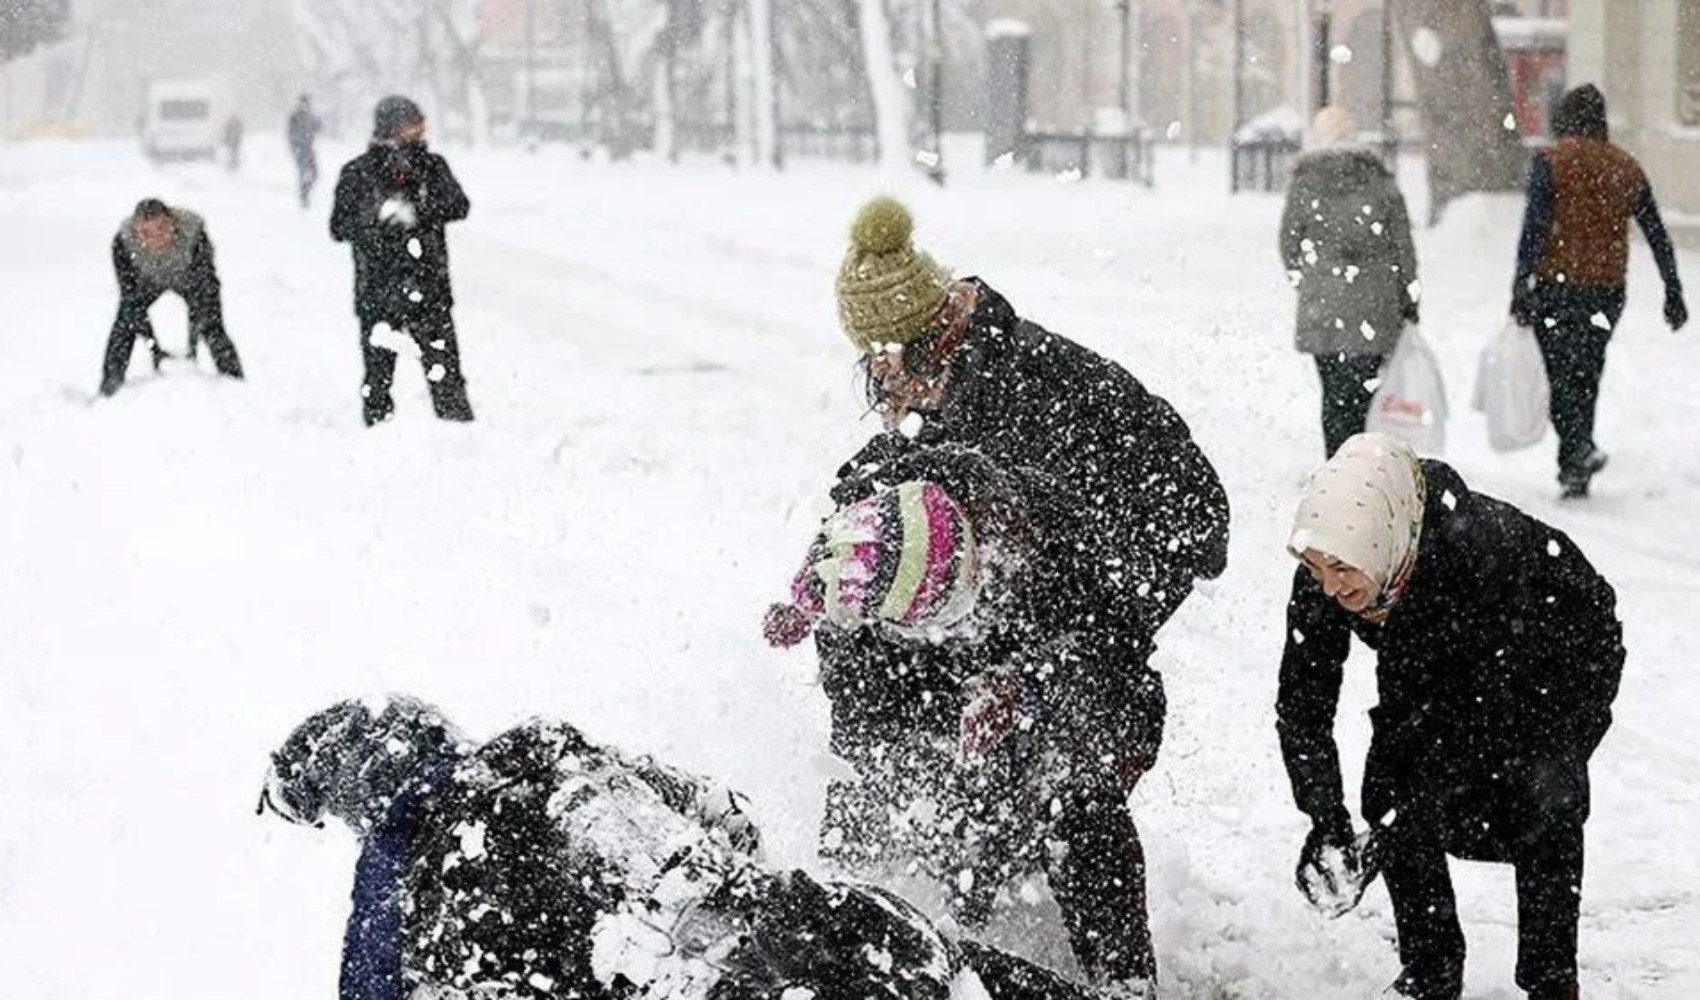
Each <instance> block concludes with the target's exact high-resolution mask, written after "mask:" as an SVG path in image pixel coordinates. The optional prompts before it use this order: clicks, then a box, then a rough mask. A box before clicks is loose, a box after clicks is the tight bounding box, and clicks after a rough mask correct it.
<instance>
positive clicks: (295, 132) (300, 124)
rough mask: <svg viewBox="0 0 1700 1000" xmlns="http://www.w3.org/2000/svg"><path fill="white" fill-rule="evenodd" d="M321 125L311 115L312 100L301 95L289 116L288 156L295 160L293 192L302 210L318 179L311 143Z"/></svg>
mask: <svg viewBox="0 0 1700 1000" xmlns="http://www.w3.org/2000/svg"><path fill="white" fill-rule="evenodd" d="M321 125H322V123H321V122H320V121H319V116H318V115H315V114H314V113H313V102H312V100H311V99H309V98H308V97H307V95H306V94H302V95H301V99H300V100H299V101H296V102H295V110H294V111H293V112H291V113H290V115H289V129H288V131H289V155H290V156H291V158H293V159H294V160H295V190H296V194H297V195H298V196H299V197H300V199H301V207H302V208H306V207H307V200H308V198H309V197H311V195H312V193H313V185H314V183H315V182H317V181H318V179H319V157H318V153H317V152H316V151H315V150H314V149H313V142H314V140H315V139H317V138H318V135H319V129H320V127H321Z"/></svg>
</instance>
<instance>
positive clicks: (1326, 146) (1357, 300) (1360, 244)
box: [1281, 107, 1420, 455]
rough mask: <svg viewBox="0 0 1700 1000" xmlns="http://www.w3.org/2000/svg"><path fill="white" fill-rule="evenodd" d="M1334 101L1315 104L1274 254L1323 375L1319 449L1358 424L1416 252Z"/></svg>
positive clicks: (1404, 219)
mask: <svg viewBox="0 0 1700 1000" xmlns="http://www.w3.org/2000/svg"><path fill="white" fill-rule="evenodd" d="M1355 138H1356V131H1355V126H1354V125H1353V123H1352V116H1351V115H1350V114H1349V113H1348V112H1347V111H1346V109H1345V108H1341V107H1326V108H1323V109H1322V110H1321V111H1318V112H1317V113H1316V119H1315V121H1314V122H1313V123H1312V125H1311V132H1310V146H1311V149H1310V150H1309V151H1307V152H1306V153H1305V154H1304V155H1303V156H1301V157H1299V160H1298V163H1297V164H1296V165H1295V166H1294V167H1293V179H1292V183H1291V184H1290V185H1288V188H1287V206H1286V209H1285V211H1283V212H1282V214H1281V261H1282V263H1283V264H1285V265H1286V268H1287V274H1288V275H1289V276H1290V278H1291V279H1292V282H1293V285H1294V287H1296V288H1297V289H1298V293H1299V299H1298V318H1297V322H1296V324H1295V326H1296V331H1295V337H1296V340H1297V344H1298V349H1299V350H1300V351H1301V352H1303V353H1305V354H1309V355H1311V356H1312V357H1314V358H1315V359H1316V370H1317V374H1318V375H1320V376H1321V378H1322V440H1323V450H1324V451H1325V452H1326V453H1327V454H1329V455H1332V454H1334V452H1335V451H1337V450H1339V447H1340V445H1341V443H1342V442H1344V441H1345V440H1346V439H1347V438H1349V437H1351V436H1352V435H1353V434H1357V433H1360V432H1362V431H1363V429H1364V420H1365V418H1366V417H1367V416H1368V414H1369V404H1370V398H1371V397H1372V396H1373V395H1374V393H1375V380H1376V379H1377V377H1378V376H1379V375H1380V373H1381V367H1382V365H1383V364H1384V363H1385V362H1386V360H1387V358H1388V356H1389V355H1391V354H1392V353H1393V348H1394V345H1396V344H1397V343H1398V342H1399V335H1400V333H1401V331H1403V329H1404V327H1405V324H1407V323H1416V322H1417V320H1418V314H1417V302H1418V299H1419V296H1420V289H1419V286H1418V284H1417V255H1416V249H1415V247H1414V246H1413V245H1412V242H1411V222H1410V217H1409V215H1408V214H1407V213H1406V211H1405V198H1404V196H1403V195H1401V194H1400V193H1399V185H1398V184H1397V183H1396V182H1395V181H1394V179H1393V175H1392V173H1391V172H1389V171H1388V169H1387V167H1386V165H1385V164H1383V163H1382V162H1381V158H1380V157H1379V156H1377V155H1376V153H1375V151H1374V150H1372V149H1370V148H1369V147H1367V146H1364V145H1361V144H1358V143H1356V142H1355V141H1354V140H1355Z"/></svg>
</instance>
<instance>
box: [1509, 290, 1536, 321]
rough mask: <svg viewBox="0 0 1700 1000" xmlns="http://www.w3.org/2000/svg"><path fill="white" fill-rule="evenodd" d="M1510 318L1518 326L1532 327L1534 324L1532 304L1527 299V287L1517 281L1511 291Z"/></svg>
mask: <svg viewBox="0 0 1700 1000" xmlns="http://www.w3.org/2000/svg"><path fill="white" fill-rule="evenodd" d="M1511 319H1512V320H1513V321H1514V322H1516V324H1517V325H1518V326H1522V327H1533V326H1534V325H1535V309H1534V304H1533V303H1531V302H1530V301H1529V292H1528V289H1526V288H1524V287H1523V283H1522V282H1521V281H1519V282H1518V283H1517V286H1516V287H1515V288H1513V289H1512V291H1511Z"/></svg>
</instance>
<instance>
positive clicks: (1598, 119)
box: [1511, 84, 1688, 498]
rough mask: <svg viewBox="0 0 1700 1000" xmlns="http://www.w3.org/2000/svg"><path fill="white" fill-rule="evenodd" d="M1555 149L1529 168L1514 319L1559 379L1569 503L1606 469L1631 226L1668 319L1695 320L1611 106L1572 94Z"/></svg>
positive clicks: (1561, 463)
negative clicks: (1600, 431) (1608, 391)
mask: <svg viewBox="0 0 1700 1000" xmlns="http://www.w3.org/2000/svg"><path fill="white" fill-rule="evenodd" d="M1552 127H1553V133H1554V135H1555V136H1557V138H1558V143H1557V144H1556V145H1555V146H1553V147H1552V148H1551V149H1549V150H1547V151H1545V152H1543V153H1541V154H1539V155H1537V156H1536V157H1535V159H1534V162H1533V163H1532V164H1531V165H1530V169H1529V201H1528V207H1527V209H1526V210H1525V213H1524V216H1523V235H1522V238H1521V239H1520V240H1519V241H1518V246H1517V277H1516V280H1515V281H1514V282H1513V283H1512V286H1511V315H1512V316H1513V317H1514V318H1515V319H1516V321H1517V322H1518V323H1519V324H1521V325H1523V326H1527V327H1532V328H1533V329H1534V332H1535V338H1536V340H1538V341H1539V342H1540V345H1541V354H1542V356H1543V357H1544V358H1545V359H1546V367H1547V376H1548V378H1549V379H1550V380H1551V382H1552V404H1551V405H1552V425H1553V428H1554V429H1555V430H1557V431H1558V481H1559V485H1560V486H1562V487H1563V494H1562V495H1563V496H1564V497H1566V498H1576V497H1585V496H1587V495H1588V482H1589V480H1591V479H1592V478H1593V476H1594V474H1595V473H1596V472H1599V471H1600V470H1601V469H1602V468H1604V467H1605V464H1606V454H1605V452H1603V451H1601V450H1600V449H1599V448H1598V447H1596V446H1595V444H1594V407H1595V405H1596V404H1597V402H1598V400H1599V391H1600V373H1601V372H1602V371H1603V370H1604V368H1605V363H1606V344H1607V342H1609V341H1610V340H1611V334H1612V331H1613V330H1614V329H1616V327H1617V321H1618V319H1619V318H1620V317H1621V316H1622V315H1623V304H1624V284H1625V277H1626V274H1627V272H1628V267H1629V220H1630V219H1631V218H1633V219H1634V220H1635V221H1636V223H1637V224H1639V225H1640V227H1641V232H1642V233H1644V234H1645V235H1646V237H1647V244H1648V246H1649V247H1651V248H1652V251H1653V258H1654V259H1655V260H1656V261H1657V262H1658V265H1659V274H1660V275H1661V276H1662V277H1663V278H1664V282H1665V322H1667V323H1669V324H1670V328H1671V329H1672V330H1680V329H1682V327H1683V325H1684V324H1685V323H1687V322H1688V307H1687V305H1686V304H1685V303H1684V302H1683V298H1682V279H1681V277H1680V276H1679V275H1678V274H1677V271H1676V250H1675V249H1674V248H1673V247H1672V246H1671V240H1670V234H1669V233H1667V232H1666V231H1665V224H1664V221H1663V219H1661V218H1660V216H1659V206H1658V202H1656V201H1655V200H1654V199H1653V188H1652V185H1651V184H1649V183H1648V182H1647V175H1646V174H1645V173H1643V172H1642V170H1641V165H1640V164H1639V163H1637V162H1635V158H1634V157H1633V156H1630V155H1629V154H1628V153H1626V152H1624V151H1623V150H1621V149H1619V148H1618V147H1616V146H1614V145H1612V143H1611V141H1610V135H1609V132H1608V129H1607V126H1606V99H1605V95H1604V94H1601V93H1600V91H1599V88H1597V87H1595V86H1594V85H1593V84H1583V85H1582V86H1580V87H1577V88H1576V89H1574V90H1572V91H1570V92H1569V93H1566V94H1565V95H1564V97H1563V98H1562V99H1560V101H1559V105H1558V108H1557V110H1556V111H1555V112H1554V114H1553V124H1552Z"/></svg>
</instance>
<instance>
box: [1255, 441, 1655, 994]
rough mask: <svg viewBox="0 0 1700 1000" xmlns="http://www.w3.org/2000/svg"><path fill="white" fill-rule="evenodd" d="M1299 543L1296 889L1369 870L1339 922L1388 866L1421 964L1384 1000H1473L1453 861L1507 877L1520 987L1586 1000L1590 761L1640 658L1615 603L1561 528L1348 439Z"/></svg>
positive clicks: (1286, 705)
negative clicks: (1366, 653) (1346, 760)
mask: <svg viewBox="0 0 1700 1000" xmlns="http://www.w3.org/2000/svg"><path fill="white" fill-rule="evenodd" d="M1288 547H1289V549H1290V550H1291V552H1292V554H1293V555H1294V556H1295V557H1296V558H1298V559H1299V561H1300V563H1301V565H1300V566H1299V568H1298V569H1297V570H1296V572H1295V573H1294V576H1293V590H1292V599H1291V601H1290V603H1289V604H1288V606H1287V642H1286V650H1285V652H1284V654H1283V656H1282V659H1281V673H1280V694H1279V698H1278V701H1277V703H1276V716H1277V728H1278V731H1279V734H1280V739H1281V753H1282V756H1283V757H1284V758H1285V762H1286V768H1287V774H1288V777H1289V778H1290V779H1291V781H1292V786H1293V794H1294V798H1295V800H1296V802H1297V804H1298V806H1299V808H1300V809H1301V810H1302V811H1303V812H1304V813H1306V814H1307V815H1308V816H1309V817H1310V820H1311V824H1312V826H1311V831H1310V834H1309V835H1308V836H1307V837H1306V838H1305V843H1304V848H1303V851H1302V852H1301V856H1300V862H1299V869H1298V880H1299V883H1300V888H1301V889H1306V891H1307V894H1311V890H1310V889H1308V888H1307V887H1314V886H1317V885H1318V884H1322V885H1325V886H1326V884H1327V883H1328V882H1329V881H1330V880H1331V879H1333V878H1334V877H1335V876H1336V875H1337V874H1346V873H1350V872H1351V870H1352V869H1353V867H1354V865H1353V864H1351V863H1350V862H1351V861H1353V860H1356V861H1358V865H1357V866H1356V867H1358V868H1360V869H1362V870H1360V871H1359V872H1357V873H1356V874H1358V875H1359V876H1360V878H1359V886H1358V887H1357V888H1356V889H1354V890H1352V897H1351V898H1348V899H1347V900H1346V901H1345V906H1341V907H1337V910H1343V909H1344V908H1348V907H1349V906H1350V904H1351V903H1353V902H1355V894H1356V892H1357V891H1361V884H1362V882H1363V881H1367V877H1373V874H1374V871H1375V869H1376V868H1379V870H1380V872H1381V874H1382V875H1384V876H1385V878H1386V881H1387V893H1388V896H1389V897H1390V899H1391V900H1392V903H1393V917H1394V923H1395V927H1396V929H1397V931H1398V939H1399V959H1400V962H1401V963H1402V965H1403V967H1404V968H1403V971H1402V972H1401V974H1400V975H1399V977H1398V979H1397V981H1396V982H1395V983H1394V984H1393V986H1392V988H1391V989H1390V990H1389V992H1388V993H1387V994H1386V995H1387V996H1391V997H1410V998H1415V1000H1456V998H1457V997H1458V996H1459V995H1460V992H1461V990H1462V986H1463V966H1464V938H1463V934H1462V932H1461V930H1460V928H1459V923H1458V908H1457V903H1456V900H1455V899H1454V896H1453V891H1452V882H1451V878H1450V875H1449V873H1448V870H1447V860H1446V859H1447V855H1453V856H1456V857H1460V858H1467V859H1471V860H1478V861H1491V862H1501V863H1509V864H1511V865H1513V866H1514V867H1515V869H1516V878H1517V930H1518V944H1517V971H1516V978H1517V984H1518V985H1519V986H1520V987H1522V988H1523V989H1524V990H1526V991H1527V992H1528V995H1529V997H1530V998H1531V1000H1575V998H1576V996H1577V995H1578V994H1577V977H1576V946H1577V917H1578V913H1579V911H1580V906H1581V886H1582V827H1583V823H1584V821H1585V820H1586V819H1587V818H1588V806H1589V791H1588V759H1589V757H1590V756H1591V755H1592V754H1593V752H1594V749H1595V748H1596V747H1597V746H1598V745H1599V742H1600V740H1601V738H1602V737H1604V736H1605V733H1606V730H1607V728H1608V727H1609V726H1610V724H1611V704H1612V700H1613V698H1614V697H1615V696H1616V694H1617V687H1618V679H1619V676H1620V674H1621V672H1622V668H1623V661H1624V648H1623V642H1622V638H1623V630H1622V627H1621V625H1620V624H1619V622H1618V618H1617V615H1616V612H1615V607H1616V597H1615V594H1614V592H1613V590H1612V587H1611V585H1610V584H1608V583H1607V582H1606V581H1605V579H1604V578H1603V577H1601V576H1600V574H1599V573H1598V572H1597V571H1595V569H1594V568H1593V566H1591V565H1589V563H1588V560H1587V559H1586V558H1585V557H1584V556H1583V555H1582V553H1581V552H1580V551H1579V550H1578V549H1577V548H1576V546H1575V544H1574V543H1573V542H1571V540H1570V539H1569V538H1568V537H1567V536H1566V535H1565V534H1564V533H1563V532H1561V531H1559V530H1557V529H1555V528H1553V527H1551V526H1549V525H1547V524H1544V523H1542V522H1540V521H1538V520H1536V519H1535V518H1533V517H1530V516H1529V515H1527V514H1525V513H1523V512H1522V511H1520V510H1518V509H1517V508H1515V507H1513V506H1511V505H1510V504H1507V503H1505V502H1503V501H1500V500H1496V499H1493V498H1492V497H1488V496H1484V495H1482V494H1480V493H1475V492H1473V491H1471V490H1470V489H1469V487H1467V486H1466V485H1465V483H1464V481H1463V480H1462V479H1460V478H1459V476H1458V474H1457V473H1456V472H1454V471H1453V470H1452V469H1451V468H1450V467H1449V466H1447V465H1446V464H1444V463H1442V462H1438V461H1433V460H1429V459H1423V460H1418V459H1417V457H1416V455H1415V454H1414V453H1413V452H1412V451H1411V450H1410V448H1409V447H1408V446H1407V445H1405V444H1404V443H1403V442H1400V441H1398V440H1396V439H1394V438H1391V437H1387V436H1385V435H1380V434H1360V435H1357V436H1355V437H1353V438H1350V439H1349V440H1348V441H1347V442H1346V443H1345V444H1344V445H1343V446H1342V447H1341V448H1340V450H1339V451H1338V452H1337V453H1336V454H1335V456H1334V458H1332V459H1331V460H1329V461H1328V462H1327V463H1326V464H1324V465H1323V466H1321V467H1320V468H1319V469H1317V470H1316V472H1315V473H1314V474H1313V475H1312V476H1311V479H1310V483H1309V485H1308V486H1307V487H1306V489H1305V495H1304V498H1303V500H1302V501H1301V502H1300V504H1299V509H1298V514H1297V516H1296V518H1295V520H1294V524H1293V533H1292V536H1291V539H1290V541H1289V543H1288ZM1353 635H1356V636H1357V637H1358V639H1359V640H1360V641H1362V642H1363V643H1364V644H1365V645H1367V646H1369V647H1370V648H1371V649H1373V650H1375V651H1376V656H1377V665H1376V687H1377V691H1378V696H1379V697H1378V701H1379V704H1378V705H1377V706H1376V707H1375V708H1374V709H1372V710H1371V711H1370V720H1371V723H1372V735H1371V738H1370V747H1369V755H1368V759H1367V761H1366V762H1365V765H1364V785H1363V803H1362V806H1363V815H1364V819H1365V820H1366V821H1367V822H1368V823H1369V824H1370V827H1371V830H1372V833H1371V834H1370V835H1369V837H1368V838H1360V840H1367V842H1366V843H1362V844H1361V848H1362V853H1363V854H1364V855H1367V857H1354V856H1355V855H1358V854H1359V853H1360V845H1355V844H1354V839H1353V834H1352V824H1351V816H1350V814H1349V813H1348V812H1347V811H1346V807H1345V804H1344V797H1343V794H1342V790H1341V780H1340V762H1339V752H1338V749H1337V747H1336V744H1335V741H1334V734H1333V727H1334V716H1335V710H1336V705H1337V702H1338V700H1339V695H1340V687H1341V680H1342V667H1343V665H1344V663H1345V662H1346V658H1347V653H1348V651H1349V647H1350V645H1351V638H1352V636H1353ZM1334 852H1345V854H1346V855H1347V861H1348V863H1347V864H1345V865H1344V866H1339V865H1335V864H1333V863H1331V861H1330V858H1329V856H1330V855H1331V854H1334ZM1335 857H1336V858H1337V857H1338V855H1335ZM1313 901H1314V902H1324V900H1318V899H1315V898H1313Z"/></svg>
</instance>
